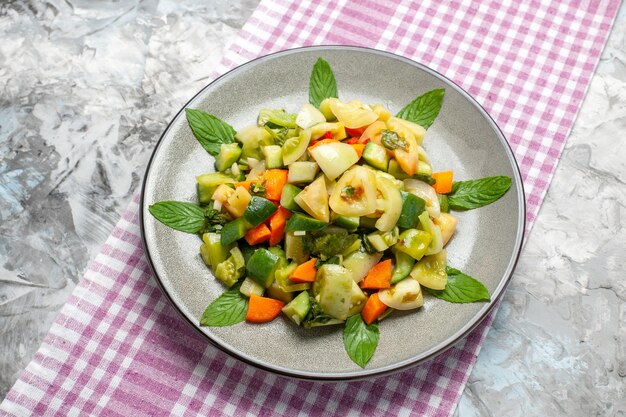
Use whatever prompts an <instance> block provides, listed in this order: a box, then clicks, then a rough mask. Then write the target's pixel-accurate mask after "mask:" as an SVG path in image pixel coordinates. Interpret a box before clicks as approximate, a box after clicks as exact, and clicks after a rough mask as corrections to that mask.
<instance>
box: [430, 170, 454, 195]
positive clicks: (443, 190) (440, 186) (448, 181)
mask: <svg viewBox="0 0 626 417" xmlns="http://www.w3.org/2000/svg"><path fill="white" fill-rule="evenodd" d="M452 175H453V172H452V171H442V172H433V174H432V177H433V178H434V179H435V185H433V188H434V189H435V191H437V192H438V193H439V194H448V193H449V192H450V191H452Z"/></svg>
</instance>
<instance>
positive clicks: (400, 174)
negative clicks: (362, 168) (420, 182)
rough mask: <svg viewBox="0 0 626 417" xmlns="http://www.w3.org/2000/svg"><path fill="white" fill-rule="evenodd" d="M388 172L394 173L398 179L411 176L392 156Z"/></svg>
mask: <svg viewBox="0 0 626 417" xmlns="http://www.w3.org/2000/svg"><path fill="white" fill-rule="evenodd" d="M387 173H389V174H391V175H393V176H394V177H395V178H396V179H399V180H404V179H406V178H409V176H408V175H407V174H406V173H405V172H404V171H403V170H402V168H400V164H398V161H397V160H396V159H395V158H391V160H390V161H389V165H388V166H387Z"/></svg>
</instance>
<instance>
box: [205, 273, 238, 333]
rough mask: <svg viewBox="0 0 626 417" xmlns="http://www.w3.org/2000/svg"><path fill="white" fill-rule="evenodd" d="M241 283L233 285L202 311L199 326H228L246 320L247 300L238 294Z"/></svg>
mask: <svg viewBox="0 0 626 417" xmlns="http://www.w3.org/2000/svg"><path fill="white" fill-rule="evenodd" d="M240 287H241V282H239V283H238V284H235V285H233V286H232V287H231V288H230V289H229V290H228V291H226V292H225V293H223V294H222V295H220V296H219V297H218V298H216V299H215V301H213V302H212V303H211V304H209V306H208V307H207V308H206V310H204V313H203V314H202V317H201V318H200V325H201V326H230V325H233V324H237V323H241V322H242V321H244V320H245V319H246V312H247V311H248V298H247V297H246V296H244V295H243V294H242V293H241V292H239V288H240Z"/></svg>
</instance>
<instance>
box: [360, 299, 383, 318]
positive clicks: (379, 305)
mask: <svg viewBox="0 0 626 417" xmlns="http://www.w3.org/2000/svg"><path fill="white" fill-rule="evenodd" d="M385 310H387V305H386V304H385V303H383V302H382V301H380V298H378V293H374V294H372V295H370V296H369V298H368V299H367V302H366V303H365V307H363V310H361V316H362V317H363V320H364V321H365V323H367V324H372V323H373V322H374V320H376V319H377V318H378V317H380V315H381V314H383V313H384V312H385Z"/></svg>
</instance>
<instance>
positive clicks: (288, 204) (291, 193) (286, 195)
mask: <svg viewBox="0 0 626 417" xmlns="http://www.w3.org/2000/svg"><path fill="white" fill-rule="evenodd" d="M294 163H295V162H294ZM292 165H293V164H292ZM301 191H302V189H301V188H298V187H296V186H295V185H293V184H285V186H284V187H283V193H282V194H281V196H280V205H281V206H282V207H284V208H286V209H287V210H291V211H294V210H300V206H299V205H298V203H296V202H295V200H294V199H295V197H296V196H297V195H298V194H300V192H301Z"/></svg>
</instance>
